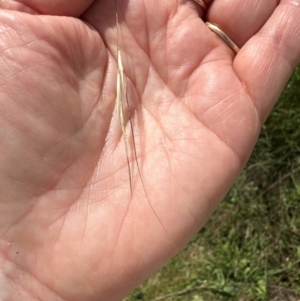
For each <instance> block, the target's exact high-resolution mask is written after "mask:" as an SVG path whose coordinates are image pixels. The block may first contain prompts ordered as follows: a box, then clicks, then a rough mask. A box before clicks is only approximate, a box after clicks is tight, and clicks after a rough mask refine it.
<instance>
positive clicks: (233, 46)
mask: <svg viewBox="0 0 300 301" xmlns="http://www.w3.org/2000/svg"><path fill="white" fill-rule="evenodd" d="M205 25H206V26H207V27H208V28H209V29H210V30H211V31H213V32H214V33H216V34H217V35H218V36H219V37H221V38H222V39H223V40H224V41H225V42H226V43H227V44H228V45H229V46H230V48H231V49H233V51H234V52H235V53H238V52H239V51H240V48H239V47H238V46H237V45H236V44H235V43H234V42H233V41H232V40H231V39H230V37H229V36H228V35H227V34H226V33H225V32H224V31H223V30H221V29H220V28H219V27H218V26H216V25H214V24H212V23H210V22H206V23H205Z"/></svg>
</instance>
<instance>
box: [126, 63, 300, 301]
mask: <svg viewBox="0 0 300 301" xmlns="http://www.w3.org/2000/svg"><path fill="white" fill-rule="evenodd" d="M125 300H126V301H141V300H144V301H154V300H155V301H159V300H163V301H171V300H172V301H177V300H180V301H185V300H188V301H211V300H214V301H219V300H220V301H227V300H230V301H234V300H239V301H252V300H253V301H260V300H272V301H276V300H278V301H281V300H284V301H285V300H293V301H297V300H300V67H298V69H297V70H296V71H295V73H294V75H293V77H292V78H291V79H290V81H289V83H288V85H287V86H286V89H285V90H284V92H283V93H282V96H281V98H280V100H279V101H278V103H277V106H276V108H275V109H274V111H273V113H272V114H271V116H270V117H269V119H268V120H267V123H266V124H265V126H264V128H263V130H262V132H261V135H260V138H259V141H258V142H257V145H256V147H255V149H254V151H253V154H252V156H251V158H250V161H249V163H248V164H247V166H246V168H245V170H244V172H243V173H242V174H241V176H240V177H239V179H238V180H237V181H236V183H235V185H234V187H233V188H232V189H231V191H230V192H229V193H228V195H227V197H226V198H225V200H224V201H223V203H222V204H221V205H220V207H219V209H218V210H217V211H216V212H215V214H214V215H213V216H212V218H211V219H210V221H209V222H208V223H207V225H206V226H205V227H204V228H203V229H202V230H201V231H200V232H199V233H198V234H197V235H196V236H195V237H194V239H193V241H191V242H190V243H189V245H188V246H187V247H186V248H185V250H184V251H183V252H182V253H181V254H180V256H177V257H175V258H174V259H173V260H171V262H170V263H169V264H168V265H167V266H165V267H163V268H162V269H161V270H160V272H158V273H157V274H156V275H154V276H153V277H152V278H151V279H149V280H148V281H147V282H146V283H144V284H143V285H142V286H140V287H139V288H138V289H136V290H135V291H134V292H133V293H132V294H131V296H129V297H128V298H126V299H125Z"/></svg>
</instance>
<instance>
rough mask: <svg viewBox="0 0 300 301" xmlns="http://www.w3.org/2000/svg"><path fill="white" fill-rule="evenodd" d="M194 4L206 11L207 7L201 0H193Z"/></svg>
mask: <svg viewBox="0 0 300 301" xmlns="http://www.w3.org/2000/svg"><path fill="white" fill-rule="evenodd" d="M194 1H195V2H196V3H198V4H199V5H200V6H201V7H202V8H203V9H204V10H205V11H207V5H206V3H205V2H204V1H203V0H194Z"/></svg>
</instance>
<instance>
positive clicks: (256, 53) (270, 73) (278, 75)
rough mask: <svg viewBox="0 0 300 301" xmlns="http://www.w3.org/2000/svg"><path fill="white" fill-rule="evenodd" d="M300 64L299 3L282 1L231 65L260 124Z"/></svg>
mask: <svg viewBox="0 0 300 301" xmlns="http://www.w3.org/2000/svg"><path fill="white" fill-rule="evenodd" d="M299 62H300V0H282V1H281V2H280V5H279V6H278V7H277V8H276V10H275V11H274V13H273V15H272V16H271V17H270V19H269V20H268V21H267V22H266V24H265V25H264V26H263V27H262V29H261V30H260V31H259V32H258V33H257V34H256V35H255V36H254V37H252V38H251V39H250V40H249V41H248V42H247V43H246V44H245V46H244V47H243V48H242V50H241V51H240V52H239V54H238V55H237V57H236V60H235V61H234V65H233V66H234V69H235V71H236V74H237V76H238V77H239V79H240V80H241V82H242V83H243V84H244V86H245V88H246V89H247V91H248V94H249V95H250V97H251V100H252V101H253V103H254V105H255V106H256V108H257V111H258V114H259V115H260V117H261V120H262V121H264V120H265V119H266V117H267V115H268V114H269V112H270V111H271V109H272V107H273V105H274V103H275V101H276V100H277V99H278V97H279V95H280V93H281V92H282V90H283V88H284V85H285V84H286V82H287V80H288V78H289V77H290V75H291V73H292V72H293V70H294V68H295V67H296V66H297V64H299Z"/></svg>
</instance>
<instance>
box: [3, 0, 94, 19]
mask: <svg viewBox="0 0 300 301" xmlns="http://www.w3.org/2000/svg"><path fill="white" fill-rule="evenodd" d="M93 2H94V1H93V0H76V1H74V0H53V1H48V0H18V1H1V4H0V8H2V9H12V10H19V11H25V12H29V11H30V10H32V11H34V12H35V13H40V14H45V15H63V16H73V17H77V16H80V15H81V14H83V12H84V11H85V10H86V9H87V8H88V7H89V6H90V5H91V4H92V3H93Z"/></svg>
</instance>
